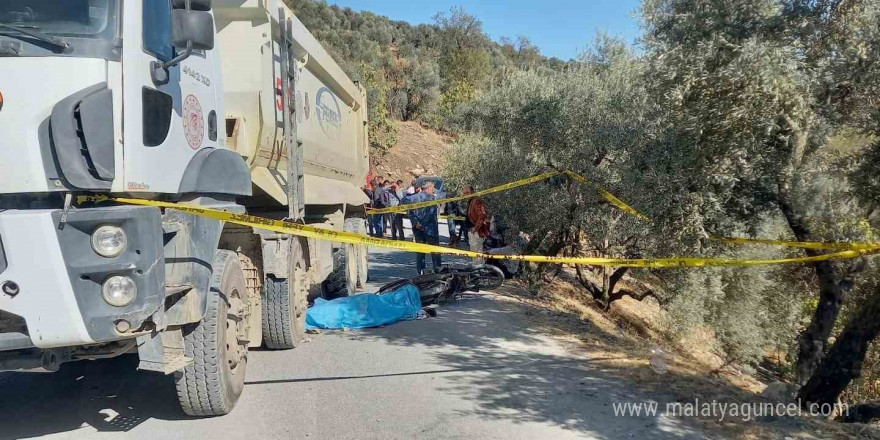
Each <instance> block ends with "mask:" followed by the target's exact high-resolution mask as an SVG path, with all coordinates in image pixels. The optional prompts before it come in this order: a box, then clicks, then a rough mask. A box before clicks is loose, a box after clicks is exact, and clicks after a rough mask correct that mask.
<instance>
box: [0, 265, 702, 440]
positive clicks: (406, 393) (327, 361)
mask: <svg viewBox="0 0 880 440" xmlns="http://www.w3.org/2000/svg"><path fill="white" fill-rule="evenodd" d="M412 261H413V256H412V255H408V254H404V253H400V252H396V251H393V252H392V251H379V250H375V251H374V253H373V257H372V273H373V275H374V277H375V280H374V283H375V284H377V285H378V284H381V283H384V282H387V281H389V280H391V279H393V278H394V277H400V276H409V275H411V274H413V273H414V269H413V262H412ZM522 307H523V306H520V305H518V303H516V302H512V301H510V300H501V299H497V298H493V296H492V295H483V296H474V297H471V298H465V299H464V300H462V301H460V302H458V303H456V304H452V305H449V306H445V307H443V308H441V309H440V315H439V316H438V317H437V318H431V319H427V320H422V321H413V322H404V323H398V324H395V325H391V326H387V327H384V328H378V329H370V330H364V331H351V332H335V333H329V332H328V333H324V334H320V335H313V336H312V340H311V341H310V342H309V343H307V344H304V345H303V346H301V347H300V348H297V349H295V350H291V351H285V352H270V351H255V352H252V353H251V355H250V361H249V366H248V369H249V371H248V379H247V386H246V388H245V391H244V395H243V396H242V398H241V400H240V401H239V402H238V406H237V407H236V409H235V411H234V412H233V413H232V414H230V415H228V416H225V417H221V418H214V419H190V418H187V417H185V416H183V415H182V413H181V412H180V410H179V408H178V406H177V403H176V399H175V393H174V386H173V383H172V379H171V378H170V377H165V376H161V375H158V374H154V373H138V372H136V371H135V370H136V366H137V360H136V358H134V357H124V358H119V359H113V360H107V361H95V362H80V363H74V364H67V365H65V366H64V367H63V368H62V370H61V371H60V372H58V373H56V374H52V375H23V374H6V375H3V376H0V438H22V437H37V436H48V437H50V438H76V439H90V438H138V439H150V438H154V439H162V440H170V439H195V438H223V439H227V438H228V439H245V438H247V439H275V438H290V439H294V438H296V439H370V438H376V439H380V438H381V439H397V438H430V439H447V438H504V439H520V438H536V439H566V438H657V437H674V438H682V437H691V436H692V435H694V436H695V434H694V433H692V432H689V431H686V430H684V428H682V427H680V426H678V425H677V424H675V423H674V421H670V420H666V419H663V418H646V417H642V418H616V417H614V416H613V412H612V407H611V405H610V402H611V401H612V400H616V399H623V398H624V396H628V394H629V387H628V385H627V384H626V383H624V382H620V381H619V380H618V379H614V378H611V377H610V376H608V375H606V374H603V373H602V372H601V371H599V370H596V369H593V368H592V367H591V365H590V363H589V362H588V361H587V360H586V359H584V358H581V357H579V356H577V355H575V354H572V353H571V352H569V351H567V350H566V348H564V347H563V345H561V343H559V342H557V341H556V340H554V339H552V338H550V337H547V336H543V335H539V334H536V333H534V332H533V331H530V330H529V327H528V326H527V325H525V324H526V323H525V322H524V320H525V319H526V318H525V315H524V313H523V312H524V310H523V309H522Z"/></svg>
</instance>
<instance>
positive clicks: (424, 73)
mask: <svg viewBox="0 0 880 440" xmlns="http://www.w3.org/2000/svg"><path fill="white" fill-rule="evenodd" d="M285 1H286V2H287V3H288V4H289V5H290V6H291V8H292V9H293V11H294V13H295V14H296V16H297V18H299V20H300V21H302V22H303V24H304V25H305V26H306V28H307V29H309V31H310V32H312V34H313V35H315V37H316V38H317V39H318V41H320V42H321V44H322V45H323V46H324V48H325V49H327V50H328V51H329V52H330V53H331V55H333V58H334V59H335V60H336V61H337V62H338V63H339V64H340V66H342V68H343V70H345V72H346V73H347V74H348V75H349V76H351V78H352V79H354V80H355V81H361V82H363V83H364V85H365V87H366V88H367V93H368V99H369V102H368V106H369V112H370V114H369V116H370V128H371V130H370V137H371V145H373V146H374V147H375V148H377V152H378V153H381V152H382V151H385V150H387V149H388V148H390V147H391V146H392V145H394V142H395V140H396V136H395V135H394V130H393V129H391V128H390V127H391V126H392V125H393V119H400V120H419V121H423V122H426V123H428V124H429V125H432V126H434V127H435V128H441V129H446V128H447V126H448V123H449V120H450V118H452V117H453V116H454V115H455V114H456V112H457V111H458V107H459V106H461V105H462V104H465V103H468V102H470V101H471V100H473V99H474V98H475V97H477V96H478V95H479V93H480V91H482V90H485V89H486V88H487V87H489V85H490V84H491V81H492V80H493V79H498V78H501V77H503V76H505V75H506V74H507V72H508V69H511V68H516V67H515V66H519V67H522V68H537V67H542V68H548V69H549V68H553V69H562V68H563V66H564V65H565V63H564V62H562V61H561V60H558V59H549V60H548V59H546V58H544V57H543V56H541V54H540V51H538V49H537V47H535V46H534V45H532V44H531V43H529V42H528V40H527V39H525V38H524V37H520V39H519V40H518V44H517V46H516V47H512V48H505V47H503V44H499V43H495V42H493V41H491V40H490V39H489V37H488V36H487V35H486V34H485V32H484V31H483V27H482V23H481V22H480V20H478V19H477V18H476V17H474V16H473V15H470V14H468V13H467V12H465V11H464V10H463V9H462V8H453V9H451V10H450V11H449V12H446V13H438V14H437V15H436V16H435V22H436V23H435V24H420V25H415V26H414V25H411V24H409V23H406V22H402V21H393V20H391V19H389V18H387V17H382V16H378V15H376V14H373V13H371V12H366V11H365V12H355V11H353V10H352V9H351V8H340V7H339V6H336V5H328V4H327V3H326V2H324V1H316V0H285ZM373 129H375V130H377V131H374V130H373Z"/></svg>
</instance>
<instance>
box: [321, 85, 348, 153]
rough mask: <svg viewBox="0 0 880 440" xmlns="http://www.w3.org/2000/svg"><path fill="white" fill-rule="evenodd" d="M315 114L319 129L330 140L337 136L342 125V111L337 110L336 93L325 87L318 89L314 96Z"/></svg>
mask: <svg viewBox="0 0 880 440" xmlns="http://www.w3.org/2000/svg"><path fill="white" fill-rule="evenodd" d="M315 116H316V117H317V118H318V122H319V123H320V124H321V130H323V131H324V134H325V135H327V137H328V138H330V139H332V140H336V139H337V138H338V137H339V129H340V128H341V127H342V111H340V110H339V102H338V101H336V95H334V94H333V92H331V91H330V89H328V88H326V87H322V88H321V89H320V90H318V96H317V97H316V98H315Z"/></svg>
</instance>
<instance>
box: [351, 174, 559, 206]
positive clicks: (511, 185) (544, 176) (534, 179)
mask: <svg viewBox="0 0 880 440" xmlns="http://www.w3.org/2000/svg"><path fill="white" fill-rule="evenodd" d="M563 173H564V172H563V171H550V172H548V173H543V174H538V175H537V176H532V177H526V178H525V179H520V180H517V181H514V182H510V183H505V184H504V185H498V186H495V187H492V188H489V189H484V190H482V191H477V192H475V193H473V194H468V195H465V196H458V197H450V198H447V199H437V200H429V201H427V202H419V203H409V204H406V205H398V206H392V207H390V208H382V209H369V210H367V214H371V215H372V214H389V213H392V212H406V211H409V210H411V209H419V208H427V207H429V206H435V205H442V204H444V203H450V202H458V201H460V200H467V199H472V198H474V197H480V196H485V195H486V194H492V193H497V192H501V191H507V190H509V189H513V188H517V187H520V186H523V185H530V184H532V183H535V182H540V181H542V180H545V179H549V178H551V177H553V176H558V175H560V174H563Z"/></svg>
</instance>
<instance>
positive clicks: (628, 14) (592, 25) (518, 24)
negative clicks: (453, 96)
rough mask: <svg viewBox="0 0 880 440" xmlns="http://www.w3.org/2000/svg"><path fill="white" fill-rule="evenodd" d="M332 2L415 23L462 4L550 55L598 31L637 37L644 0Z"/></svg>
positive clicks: (565, 55)
mask: <svg viewBox="0 0 880 440" xmlns="http://www.w3.org/2000/svg"><path fill="white" fill-rule="evenodd" d="M327 3H329V4H336V5H339V6H342V7H346V6H347V7H350V8H352V9H354V10H356V11H363V10H367V11H372V12H374V13H376V14H378V15H384V16H386V17H388V18H391V19H392V20H404V21H408V22H410V23H412V24H419V23H433V20H432V19H431V18H432V17H433V16H434V14H436V13H437V12H439V11H449V9H450V8H451V7H453V6H462V7H464V9H465V11H467V12H468V13H470V14H473V15H475V16H476V17H477V18H479V19H480V20H482V21H483V27H484V30H485V31H486V33H487V34H489V36H490V37H491V38H492V39H494V40H496V41H497V40H498V39H499V38H500V37H504V36H507V37H511V38H512V39H515V38H516V36H517V35H524V36H526V37H528V38H529V39H530V40H531V41H532V43H534V44H535V45H537V46H538V47H539V48H541V53H543V54H544V55H546V56H555V57H558V58H561V59H563V60H568V59H570V58H575V57H577V55H578V54H579V53H580V52H581V51H582V50H583V49H585V48H588V47H589V46H590V44H591V42H592V41H593V39H594V38H595V36H596V34H597V33H598V32H606V33H608V34H609V35H612V36H619V37H622V38H624V39H625V40H626V41H628V42H630V43H633V42H634V41H635V39H636V38H637V37H638V35H639V24H638V20H637V19H636V18H635V17H634V14H635V12H636V10H637V9H638V6H639V0H507V1H503V0H468V1H464V0H458V1H455V0H452V1H449V0H433V1H430V2H426V1H418V0H327Z"/></svg>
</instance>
